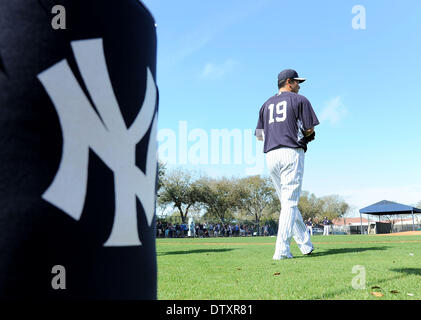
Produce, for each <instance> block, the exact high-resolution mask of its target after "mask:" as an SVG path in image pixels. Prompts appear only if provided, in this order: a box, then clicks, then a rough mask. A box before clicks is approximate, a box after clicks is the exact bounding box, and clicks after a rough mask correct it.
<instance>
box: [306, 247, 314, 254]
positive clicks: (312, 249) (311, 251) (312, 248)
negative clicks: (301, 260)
mask: <svg viewBox="0 0 421 320" xmlns="http://www.w3.org/2000/svg"><path fill="white" fill-rule="evenodd" d="M313 251H314V247H311V250H310V252H309V253H305V254H304V255H305V256H310V255H311V254H312V253H313Z"/></svg>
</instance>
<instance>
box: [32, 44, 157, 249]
mask: <svg viewBox="0 0 421 320" xmlns="http://www.w3.org/2000/svg"><path fill="white" fill-rule="evenodd" d="M71 46H72V49H73V52H74V56H75V58H76V62H77V65H78V68H79V70H80V73H81V75H82V78H83V81H84V82H85V84H86V87H87V89H88V91H89V94H90V96H91V97H92V101H93V102H94V104H95V106H96V107H97V110H98V113H99V115H100V117H98V115H97V114H96V113H95V111H94V109H93V108H92V106H91V104H90V102H89V100H88V98H87V97H86V96H85V94H84V93H83V91H82V89H81V88H80V86H79V84H78V82H77V80H76V78H75V76H74V74H73V72H72V71H71V69H70V67H69V65H68V63H67V61H66V60H62V61H60V62H58V63H57V64H55V65H53V66H52V67H50V68H49V69H47V70H45V71H43V72H42V73H40V74H39V75H38V78H39V80H40V81H41V83H42V85H43V86H44V88H45V90H46V91H47V93H48V95H49V96H50V98H51V100H52V102H53V104H54V106H55V108H56V110H57V113H58V117H59V120H60V124H61V128H62V132H63V153H62V159H61V162H60V166H59V169H58V172H57V174H56V176H55V178H54V180H53V182H52V183H51V185H50V186H49V187H48V189H47V190H46V191H45V192H44V194H43V195H42V198H43V199H44V200H46V201H48V202H50V203H51V204H53V205H54V206H56V207H57V208H59V209H61V210H63V211H64V212H65V213H67V214H68V215H69V216H71V217H72V218H74V219H76V220H79V219H80V216H81V214H82V210H83V207H84V202H85V196H86V189H87V179H88V161H89V149H91V150H93V152H95V153H96V154H97V155H98V156H99V157H100V158H101V160H102V161H103V162H104V163H105V164H106V165H107V166H108V167H109V168H110V169H111V170H112V171H113V173H114V188H115V214H114V224H113V227H112V230H111V234H110V236H109V238H108V240H107V241H106V242H105V243H104V246H135V245H141V242H140V240H139V234H138V230H137V210H136V197H137V198H138V199H139V200H140V202H141V204H142V206H143V209H144V212H145V215H146V218H147V222H148V225H149V226H151V223H152V219H153V216H154V212H155V182H156V168H157V159H156V149H157V145H156V132H157V115H156V111H155V110H156V109H155V107H156V97H157V89H156V86H155V82H154V79H153V76H152V74H151V71H150V70H149V68H147V84H146V94H145V98H144V101H143V104H142V107H141V109H140V112H139V114H138V115H137V116H136V119H135V120H134V122H133V124H132V125H131V126H130V127H129V128H127V127H126V125H125V123H124V120H123V117H122V114H121V112H120V108H119V105H118V103H117V99H116V97H115V94H114V91H113V88H112V86H111V81H110V77H109V74H108V71H107V64H106V61H105V56H104V51H103V45H102V39H90V40H81V41H73V42H72V43H71ZM151 126H152V129H151V134H150V137H149V142H148V150H147V157H146V159H147V160H146V170H145V171H146V173H143V172H142V171H141V170H140V169H139V168H138V167H136V165H135V147H136V144H137V143H138V142H139V141H140V140H141V139H142V138H143V137H144V136H145V134H146V133H147V131H148V129H149V128H150V127H151Z"/></svg>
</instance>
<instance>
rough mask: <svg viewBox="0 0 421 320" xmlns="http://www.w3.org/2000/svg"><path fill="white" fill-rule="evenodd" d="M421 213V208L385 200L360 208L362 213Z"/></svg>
mask: <svg viewBox="0 0 421 320" xmlns="http://www.w3.org/2000/svg"><path fill="white" fill-rule="evenodd" d="M412 212H414V213H421V210H420V209H418V208H414V207H411V206H407V205H404V204H400V203H396V202H392V201H387V200H383V201H380V202H377V203H375V204H372V205H371V206H368V207H365V208H362V209H360V213H366V214H372V215H383V214H408V213H412Z"/></svg>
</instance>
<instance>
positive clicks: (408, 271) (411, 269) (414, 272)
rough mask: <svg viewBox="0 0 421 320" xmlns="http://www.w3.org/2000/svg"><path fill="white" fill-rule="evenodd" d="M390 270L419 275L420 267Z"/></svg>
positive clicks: (420, 272) (420, 274)
mask: <svg viewBox="0 0 421 320" xmlns="http://www.w3.org/2000/svg"><path fill="white" fill-rule="evenodd" d="M390 271H394V272H400V273H405V274H406V275H416V276H421V268H402V269H401V268H394V269H390Z"/></svg>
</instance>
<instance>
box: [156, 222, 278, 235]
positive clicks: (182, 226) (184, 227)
mask: <svg viewBox="0 0 421 320" xmlns="http://www.w3.org/2000/svg"><path fill="white" fill-rule="evenodd" d="M189 231H190V232H189ZM257 235H259V236H271V235H274V230H273V228H272V227H271V226H269V225H264V226H260V227H259V226H255V225H246V224H222V223H206V222H204V223H195V224H193V225H191V226H189V225H188V223H176V224H173V223H170V222H165V221H164V222H162V221H157V222H156V236H157V237H158V238H184V237H191V238H193V237H194V238H207V237H240V236H243V237H247V236H257Z"/></svg>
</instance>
